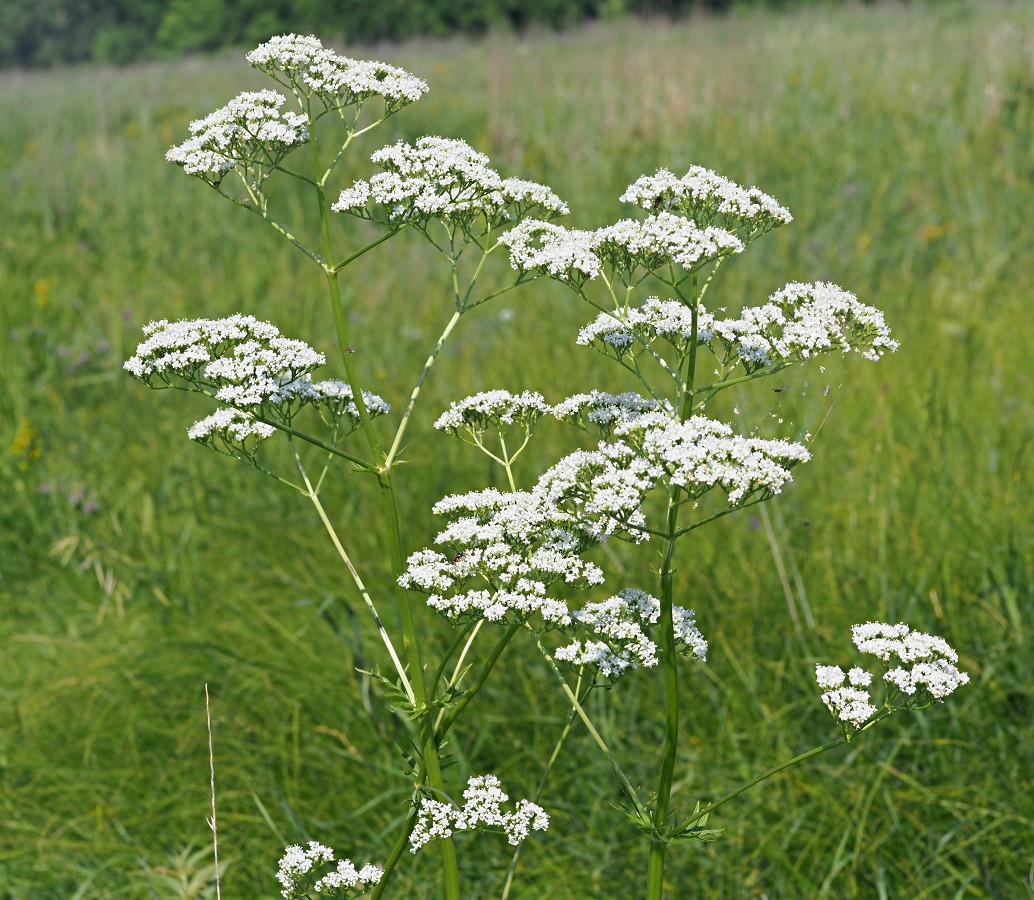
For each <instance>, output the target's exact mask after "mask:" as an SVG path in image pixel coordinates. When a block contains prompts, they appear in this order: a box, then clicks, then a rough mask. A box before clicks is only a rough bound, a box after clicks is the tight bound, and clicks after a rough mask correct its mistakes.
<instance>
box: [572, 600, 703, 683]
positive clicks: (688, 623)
mask: <svg viewBox="0 0 1034 900" xmlns="http://www.w3.org/2000/svg"><path fill="white" fill-rule="evenodd" d="M672 612H673V615H674V626H675V640H676V643H677V645H678V646H679V647H680V648H681V650H682V653H683V655H685V656H689V657H691V658H693V659H698V660H705V659H707V641H706V640H704V636H703V635H702V634H701V633H700V631H699V629H698V628H697V627H696V622H695V620H694V618H693V615H694V613H693V610H691V609H684V608H683V607H681V606H675V607H674V608H673V610H672ZM660 615H661V604H660V601H659V600H657V599H656V598H655V597H652V596H650V595H649V594H647V593H645V592H644V591H640V590H636V589H634V588H625V589H624V590H623V591H620V592H619V593H618V595H617V596H616V597H611V598H610V599H609V600H604V601H603V602H602V603H587V604H586V605H585V606H584V607H583V608H582V609H580V610H578V611H577V612H575V613H574V614H573V618H574V619H575V621H577V622H578V623H580V624H581V625H583V626H585V627H586V628H588V630H589V631H591V632H593V633H594V634H596V635H598V636H599V637H600V638H602V640H589V641H585V642H582V641H575V642H574V643H572V644H568V645H567V646H565V647H560V648H559V649H558V650H557V651H556V658H557V659H560V660H565V661H567V662H570V663H572V664H574V665H591V666H594V667H596V668H598V669H599V671H600V672H601V673H602V674H603V675H605V676H607V677H608V678H616V677H618V676H620V675H622V674H623V673H624V672H626V671H627V670H628V669H631V668H638V667H650V666H655V665H656V664H657V645H656V644H655V643H654V641H653V640H652V639H651V638H650V637H649V636H648V635H647V633H646V631H645V630H644V626H646V625H656V624H657V622H658V621H659V620H660Z"/></svg>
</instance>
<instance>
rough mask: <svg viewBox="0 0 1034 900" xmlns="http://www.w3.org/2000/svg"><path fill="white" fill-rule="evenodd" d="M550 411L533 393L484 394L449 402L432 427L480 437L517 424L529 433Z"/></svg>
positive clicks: (500, 392)
mask: <svg viewBox="0 0 1034 900" xmlns="http://www.w3.org/2000/svg"><path fill="white" fill-rule="evenodd" d="M550 411H551V407H550V406H549V404H548V403H546V401H545V399H544V398H543V396H542V395H541V394H539V393H538V392H536V391H524V392H523V393H521V394H511V393H510V392H509V391H503V390H497V391H484V392H482V393H480V394H474V395H473V396H471V397H466V398H464V399H463V400H459V401H457V402H455V403H452V404H451V405H450V406H449V409H448V410H446V411H445V412H443V413H442V414H441V415H440V416H439V417H438V419H437V420H436V421H435V423H434V427H435V428H437V429H438V430H439V431H445V432H447V433H449V434H453V435H458V434H460V432H463V431H466V432H469V433H470V434H472V435H473V436H475V438H480V436H481V435H483V434H484V433H485V432H486V431H487V430H488V429H490V428H497V429H502V427H503V426H504V425H518V426H520V427H522V428H524V429H525V430H526V431H530V430H531V429H532V428H533V427H534V425H535V423H536V422H537V421H538V420H539V419H541V418H542V417H543V416H544V415H547V414H548V413H549V412H550Z"/></svg>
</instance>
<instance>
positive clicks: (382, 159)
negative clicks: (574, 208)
mask: <svg viewBox="0 0 1034 900" xmlns="http://www.w3.org/2000/svg"><path fill="white" fill-rule="evenodd" d="M370 158H371V159H372V160H373V162H375V163H377V165H379V166H381V167H382V168H383V169H384V170H385V171H383V172H378V173H377V174H376V175H374V176H373V177H372V178H370V180H369V181H356V182H355V183H354V184H353V185H352V186H351V187H350V188H346V189H345V190H343V191H342V192H341V194H340V196H339V197H338V200H337V202H336V203H335V204H334V205H333V207H332V209H334V210H335V211H336V212H343V213H349V214H351V215H354V216H358V217H360V218H369V219H374V220H376V221H386V222H389V223H392V224H396V225H398V224H402V223H405V222H417V223H423V222H426V221H428V220H430V219H438V220H441V221H443V222H447V223H449V224H450V225H454V226H456V227H457V228H459V229H460V230H461V231H463V232H464V233H467V234H470V235H474V236H478V235H480V234H483V233H484V232H486V231H489V230H491V229H492V228H496V227H498V226H499V225H501V224H503V223H504V222H508V221H512V220H515V219H521V218H523V217H524V216H526V215H529V214H530V213H533V212H534V213H535V214H537V215H540V216H546V217H547V218H552V217H554V216H560V215H566V214H567V212H568V208H567V204H566V203H564V202H563V201H562V200H561V199H560V198H559V197H557V195H556V194H554V193H553V191H552V190H550V189H549V188H548V187H546V186H545V185H542V184H536V183H534V182H531V181H523V180H521V179H518V178H503V177H502V176H501V175H500V174H499V173H498V172H497V171H496V170H495V169H493V168H491V167H490V165H489V159H488V157H487V156H485V154H483V153H479V152H478V151H477V150H475V149H474V148H473V147H471V146H470V145H469V144H467V143H466V142H465V141H461V140H455V139H451V138H442V137H422V138H420V139H419V140H417V142H416V144H415V145H411V144H407V143H405V142H404V141H399V142H398V143H396V144H392V145H390V146H387V147H382V148H381V149H380V150H378V151H377V152H376V153H374V154H373V156H371V157H370Z"/></svg>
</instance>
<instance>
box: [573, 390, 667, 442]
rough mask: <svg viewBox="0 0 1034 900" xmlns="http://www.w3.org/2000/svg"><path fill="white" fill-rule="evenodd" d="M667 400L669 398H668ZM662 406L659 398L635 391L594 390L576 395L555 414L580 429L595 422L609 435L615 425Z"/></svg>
mask: <svg viewBox="0 0 1034 900" xmlns="http://www.w3.org/2000/svg"><path fill="white" fill-rule="evenodd" d="M665 403H667V401H665ZM661 409H665V410H667V411H668V412H671V409H670V407H669V406H664V407H662V406H661V404H660V403H659V402H658V401H656V400H651V399H648V398H647V397H642V396H640V395H639V394H636V393H634V392H632V391H626V392H625V393H622V394H608V393H606V392H605V391H597V390H593V391H592V392H590V393H588V394H574V395H573V396H571V397H568V398H567V399H566V400H562V401H561V402H560V403H557V404H556V405H555V406H554V407H553V415H554V417H556V418H557V419H559V420H560V421H561V422H571V423H573V424H575V425H577V426H578V427H580V428H586V427H587V426H588V425H595V426H596V427H597V428H598V429H599V430H600V432H601V433H602V434H603V435H604V436H609V435H610V434H611V433H612V431H613V429H614V426H615V425H617V424H618V423H621V422H625V421H627V420H628V419H629V418H631V417H635V416H637V415H639V414H640V413H644V412H657V411H658V410H661Z"/></svg>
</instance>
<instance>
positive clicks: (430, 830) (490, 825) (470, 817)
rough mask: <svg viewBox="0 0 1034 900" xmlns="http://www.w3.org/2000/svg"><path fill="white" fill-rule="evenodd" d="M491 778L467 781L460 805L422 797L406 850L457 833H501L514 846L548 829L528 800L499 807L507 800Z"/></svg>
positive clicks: (541, 812) (545, 819) (541, 811)
mask: <svg viewBox="0 0 1034 900" xmlns="http://www.w3.org/2000/svg"><path fill="white" fill-rule="evenodd" d="M499 785H500V781H499V779H498V778H496V776H495V775H481V776H475V777H474V778H471V779H470V780H469V781H468V782H467V789H466V790H465V791H464V792H463V800H464V803H463V806H461V807H456V806H453V805H452V804H450V803H445V802H443V801H441V800H433V799H430V798H427V797H425V798H424V799H423V800H421V801H420V809H419V812H418V813H417V823H416V827H415V828H414V829H413V831H412V833H411V834H410V836H409V846H410V851H411V852H413V853H416V852H417V851H418V850H419V849H420V848H421V847H423V846H424V845H425V844H426V843H428V841H432V840H438V839H441V838H448V837H451V836H452V835H453V834H454V833H455V832H457V831H474V830H481V829H484V830H486V831H501V832H502V833H503V834H505V835H506V840H507V841H508V842H509V843H510V844H511V845H512V846H514V847H516V846H518V845H519V844H521V843H523V842H524V840H525V839H526V838H527V837H528V833H529V832H530V831H545V830H546V829H547V828H549V816H548V815H547V813H546V811H545V810H544V809H543V808H542V807H541V806H539V805H538V804H536V803H532V802H531V801H530V800H520V801H518V802H517V804H516V806H515V808H514V810H513V812H504V811H503V808H502V805H503V804H504V803H506V802H507V801H509V799H510V798H509V797H508V796H507V795H506V794H505V793H504V792H503V790H502V788H500V786H499Z"/></svg>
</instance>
